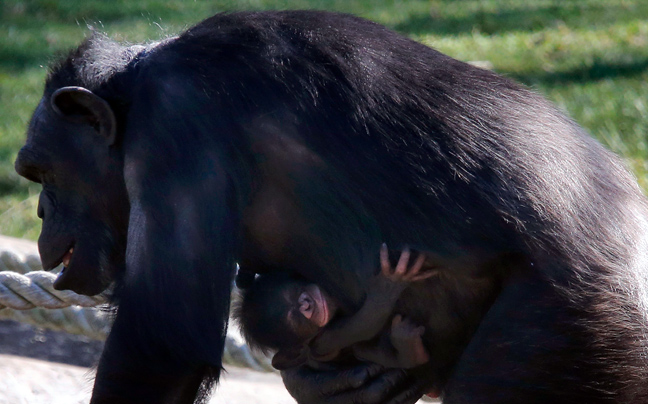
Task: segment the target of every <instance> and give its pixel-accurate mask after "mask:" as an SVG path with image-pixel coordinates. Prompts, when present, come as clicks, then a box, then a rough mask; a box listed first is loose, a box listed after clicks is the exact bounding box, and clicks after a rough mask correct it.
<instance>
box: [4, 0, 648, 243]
mask: <svg viewBox="0 0 648 404" xmlns="http://www.w3.org/2000/svg"><path fill="white" fill-rule="evenodd" d="M289 8H316V9H325V10H335V11H342V12H349V13H354V14H357V15H361V16H363V17H366V18H369V19H372V20H374V21H377V22H380V23H382V24H385V25H387V26H389V27H391V28H393V29H395V30H397V31H399V32H401V33H403V34H405V35H409V36H411V37H413V38H414V39H416V40H418V41H421V42H423V43H425V44H428V45H430V46H433V47H435V48H437V49H439V50H441V51H442V52H445V53H447V54H449V55H451V56H453V57H455V58H457V59H461V60H465V61H487V62H490V63H491V64H492V66H493V68H494V69H495V70H496V71H498V72H499V73H502V74H505V75H508V76H510V77H513V78H515V79H517V80H519V81H521V82H523V83H525V84H527V85H529V86H531V87H534V88H535V89H537V90H538V91H540V92H542V93H543V94H545V95H546V96H547V97H548V98H549V99H551V100H553V101H554V102H556V103H557V104H558V105H559V106H560V107H561V108H563V109H564V110H566V111H567V112H568V113H569V114H570V115H571V116H572V117H573V118H574V119H575V120H576V121H578V122H579V123H580V124H581V125H583V126H584V127H586V128H587V129H588V130H589V131H590V132H591V133H592V134H593V135H594V136H596V137H597V138H598V139H599V140H601V141H602V142H603V143H604V144H605V145H606V146H608V147H609V148H610V149H612V150H614V151H615V152H617V153H619V154H621V155H623V156H624V158H625V159H626V161H627V162H628V165H629V166H630V167H631V168H632V169H633V170H634V172H635V173H636V175H637V177H638V178H639V181H640V183H641V185H642V186H643V187H644V189H648V140H647V135H646V134H647V133H648V120H646V119H645V118H644V117H645V116H646V114H647V113H648V2H647V1H645V0H534V1H522V0H484V1H469V0H413V1H407V0H400V1H399V0H390V1H388V0H362V1H359V0H313V1H307V0H256V1H255V0H242V1H219V0H209V1H202V0H195V1H188V0H171V1H161V0H139V1H130V0H113V1H105V0H83V1H70V0H27V1H18V0H3V1H2V2H1V3H0V105H1V106H2V107H0V233H2V234H8V235H13V236H17V237H27V238H35V237H37V235H38V232H39V227H40V223H39V220H38V218H37V217H36V213H35V210H36V209H35V206H36V204H37V203H38V192H39V187H38V186H37V185H34V184H29V183H28V182H27V181H25V180H23V179H21V178H20V177H18V176H17V175H16V174H15V173H14V171H13V161H14V159H15V157H16V153H17V152H18V150H19V148H20V146H21V144H22V142H23V138H24V133H25V128H26V126H27V122H28V120H29V116H30V114H31V112H32V110H33V108H34V107H35V106H36V104H37V103H38V101H39V98H40V92H41V91H42V83H43V79H44V76H45V74H46V70H47V69H46V66H47V65H48V63H49V62H50V61H52V60H53V59H54V58H56V55H60V54H61V53H63V52H65V51H66V50H68V49H70V48H72V47H73V46H75V45H76V44H78V43H79V42H80V41H81V39H82V38H83V37H84V36H85V35H86V34H87V33H88V28H87V27H88V26H93V27H95V28H96V29H99V30H101V31H105V32H106V33H108V34H109V35H110V36H112V37H113V38H116V39H118V40H122V41H128V42H138V41H145V40H155V39H159V38H162V37H165V36H168V35H172V34H174V33H177V32H179V31H181V30H182V29H184V28H186V27H188V26H191V25H193V24H194V23H196V22H198V21H200V20H201V19H204V18H206V17H208V16H210V15H212V14H214V13H216V12H219V11H229V10H244V9H256V10H261V9H289Z"/></svg>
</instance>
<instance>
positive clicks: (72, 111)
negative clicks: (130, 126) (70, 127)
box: [50, 86, 117, 145]
mask: <svg viewBox="0 0 648 404" xmlns="http://www.w3.org/2000/svg"><path fill="white" fill-rule="evenodd" d="M50 102H51V104H52V109H54V111H55V112H56V113H57V114H59V115H61V116H62V117H64V118H65V119H67V120H68V121H71V122H76V123H82V124H88V125H91V126H92V127H93V128H94V129H95V130H96V131H97V132H99V134H100V135H101V136H103V137H104V138H105V139H106V141H107V142H108V144H109V145H112V144H113V143H114V142H115V135H116V131H117V121H116V119H115V114H114V113H113V110H112V108H110V105H109V104H108V103H107V102H106V100H104V99H103V98H101V97H99V96H98V95H96V94H95V93H93V92H92V91H90V90H88V89H87V88H83V87H76V86H71V87H63V88H59V89H58V90H56V91H55V92H54V94H52V98H51V99H50Z"/></svg>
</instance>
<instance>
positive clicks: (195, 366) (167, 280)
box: [92, 75, 240, 404]
mask: <svg viewBox="0 0 648 404" xmlns="http://www.w3.org/2000/svg"><path fill="white" fill-rule="evenodd" d="M157 78H159V79H160V82H164V83H165V85H164V86H159V85H157V84H156V83H159V82H158V81H157ZM157 78H156V81H154V82H153V83H152V84H154V85H156V88H149V87H146V88H145V90H146V91H140V94H142V97H144V98H146V99H144V100H141V102H138V101H139V100H138V99H136V100H135V102H134V104H135V105H134V107H133V109H136V110H137V111H138V112H139V114H141V116H137V117H133V121H135V122H142V126H141V127H140V126H139V125H136V124H135V123H134V125H135V126H134V127H133V130H132V131H129V133H127V134H126V136H125V138H126V139H127V140H128V141H127V142H126V143H127V144H126V145H125V146H124V147H125V162H124V165H125V168H124V176H125V179H126V185H127V190H128V196H129V199H130V205H131V209H130V219H129V226H128V245H127V250H126V273H125V275H124V279H123V282H121V285H122V287H121V288H119V289H118V290H117V291H116V292H117V298H118V303H119V309H118V312H117V318H116V320H115V323H114V326H113V329H112V331H111V333H110V336H109V338H108V340H107V344H106V348H105V351H104V354H103V356H102V358H101V361H100V363H99V367H98V371H97V378H96V382H95V390H94V394H93V399H92V403H93V404H99V403H120V404H125V403H143V402H151V403H154V402H155V403H171V402H173V403H178V404H180V403H183V404H185V403H186V404H188V403H193V402H194V399H195V397H196V396H197V394H199V390H200V386H201V383H203V382H204V380H203V379H204V378H205V377H207V376H209V375H213V376H215V377H217V375H218V371H219V370H220V366H221V355H222V348H223V345H224V339H225V332H226V327H227V319H228V312H229V299H228V298H227V297H228V296H229V293H230V289H231V284H232V279H233V275H234V270H235V254H236V251H237V243H238V241H237V238H236V237H237V236H236V234H237V231H236V229H237V228H238V225H239V222H240V208H239V205H238V203H237V202H238V201H239V200H238V199H237V197H236V194H235V192H236V191H235V189H234V188H235V183H236V177H234V176H232V174H231V172H232V171H233V169H232V167H233V166H234V164H235V163H234V162H232V160H231V158H230V157H229V156H228V153H230V154H231V153H232V152H231V151H228V150H227V145H226V144H221V145H218V144H209V143H207V142H217V141H219V140H218V139H215V140H211V139H207V140H206V139H201V138H198V137H194V138H191V137H190V136H188V135H187V134H196V133H200V131H199V130H198V129H199V128H194V127H192V125H194V126H195V125H206V124H207V121H200V120H199V118H196V117H195V115H192V116H193V118H192V119H191V120H189V119H184V116H182V115H183V111H182V110H176V111H171V110H167V109H161V108H160V107H159V106H160V105H170V106H172V107H174V108H181V107H182V105H183V103H182V100H187V99H189V98H187V97H188V96H187V95H186V94H184V90H183V89H186V91H188V92H189V93H192V91H191V88H188V89H187V86H186V84H185V85H184V86H183V85H182V84H181V83H178V82H177V81H178V77H177V75H174V76H172V77H164V76H162V77H160V76H159V75H158V77H157ZM158 88H163V90H164V91H166V92H169V91H175V92H177V94H176V93H173V94H165V93H161V92H160V91H159V90H158ZM195 93H199V92H197V91H195ZM156 97H159V99H155V98H156ZM189 104H191V105H192V106H193V107H195V106H196V105H197V101H196V99H195V98H194V101H193V103H189ZM156 106H158V107H156ZM156 108H157V109H156ZM200 129H201V130H202V131H205V130H206V129H205V128H204V127H203V128H200ZM150 133H154V134H155V139H156V141H157V143H156V148H155V150H153V149H152V148H151V147H152V146H151V142H152V139H151V138H150V137H148V135H149V134H150ZM180 139H183V141H182V142H181V141H180ZM212 370H213V372H212Z"/></svg>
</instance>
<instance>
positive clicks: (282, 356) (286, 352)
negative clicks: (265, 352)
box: [272, 347, 306, 370]
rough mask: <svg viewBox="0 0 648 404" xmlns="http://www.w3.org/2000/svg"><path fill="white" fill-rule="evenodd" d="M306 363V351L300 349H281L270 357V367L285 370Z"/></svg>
mask: <svg viewBox="0 0 648 404" xmlns="http://www.w3.org/2000/svg"><path fill="white" fill-rule="evenodd" d="M304 363H306V350H305V349H303V348H302V347H299V348H291V349H282V350H280V351H278V352H277V353H276V354H275V355H274V356H273V357H272V367H273V368H275V369H277V370H286V369H290V368H294V367H297V366H300V365H303V364H304Z"/></svg>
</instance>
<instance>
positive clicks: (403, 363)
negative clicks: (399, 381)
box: [389, 314, 430, 369]
mask: <svg viewBox="0 0 648 404" xmlns="http://www.w3.org/2000/svg"><path fill="white" fill-rule="evenodd" d="M424 332H425V328H424V327H423V326H417V325H416V324H414V323H413V322H412V321H411V320H409V319H407V318H403V316H401V315H400V314H398V315H396V316H394V318H393V320H392V324H391V333H390V336H389V338H390V340H391V343H392V345H393V346H394V349H396V353H397V358H398V362H399V363H400V367H401V368H405V369H406V368H412V367H416V366H418V365H422V364H424V363H427V362H428V361H429V360H430V355H429V354H428V353H427V350H426V349H425V347H424V346H423V340H422V339H421V337H422V336H423V333H424Z"/></svg>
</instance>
